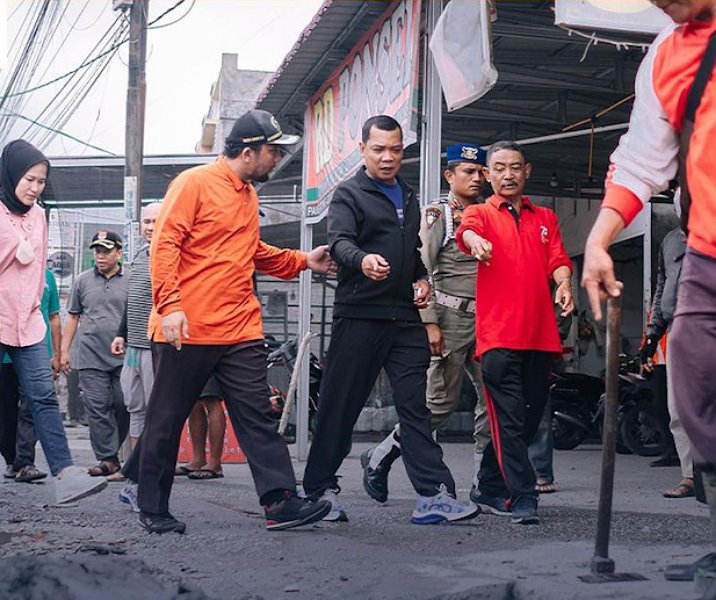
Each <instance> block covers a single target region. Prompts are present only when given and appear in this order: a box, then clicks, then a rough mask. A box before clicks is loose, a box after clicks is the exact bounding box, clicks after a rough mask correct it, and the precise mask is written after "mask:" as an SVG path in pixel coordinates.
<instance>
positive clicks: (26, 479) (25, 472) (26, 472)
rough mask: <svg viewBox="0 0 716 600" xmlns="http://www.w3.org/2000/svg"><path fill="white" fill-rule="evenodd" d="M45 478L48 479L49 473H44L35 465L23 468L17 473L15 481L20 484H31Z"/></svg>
mask: <svg viewBox="0 0 716 600" xmlns="http://www.w3.org/2000/svg"><path fill="white" fill-rule="evenodd" d="M45 477H47V473H43V472H42V471H40V470H39V469H38V468H37V467H35V466H33V465H28V466H26V467H22V469H20V470H19V471H18V472H17V476H16V477H15V481H17V482H19V483H31V482H33V481H37V480H39V479H44V478H45Z"/></svg>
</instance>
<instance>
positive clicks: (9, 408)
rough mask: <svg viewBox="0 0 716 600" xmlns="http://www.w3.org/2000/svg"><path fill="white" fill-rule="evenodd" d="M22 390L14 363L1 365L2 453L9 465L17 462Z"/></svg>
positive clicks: (0, 442)
mask: <svg viewBox="0 0 716 600" xmlns="http://www.w3.org/2000/svg"><path fill="white" fill-rule="evenodd" d="M19 402H20V390H19V387H18V383H17V374H16V373H15V369H13V366H12V364H7V363H6V364H3V365H0V454H2V457H3V458H4V459H5V462H6V463H7V466H8V467H12V466H13V463H14V462H15V456H16V452H15V443H16V440H17V416H18V409H19Z"/></svg>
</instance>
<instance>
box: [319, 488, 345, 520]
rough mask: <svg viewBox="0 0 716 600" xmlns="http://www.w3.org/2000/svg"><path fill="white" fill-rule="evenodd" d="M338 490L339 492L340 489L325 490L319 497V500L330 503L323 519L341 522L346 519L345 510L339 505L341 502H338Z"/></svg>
mask: <svg viewBox="0 0 716 600" xmlns="http://www.w3.org/2000/svg"><path fill="white" fill-rule="evenodd" d="M338 492H340V489H338V490H326V491H325V492H323V496H321V498H320V500H327V501H328V502H330V504H331V510H330V511H329V512H328V514H327V515H326V516H325V517H323V520H324V521H340V522H342V523H345V522H347V521H348V515H346V511H345V510H344V509H343V507H342V506H341V503H340V502H338Z"/></svg>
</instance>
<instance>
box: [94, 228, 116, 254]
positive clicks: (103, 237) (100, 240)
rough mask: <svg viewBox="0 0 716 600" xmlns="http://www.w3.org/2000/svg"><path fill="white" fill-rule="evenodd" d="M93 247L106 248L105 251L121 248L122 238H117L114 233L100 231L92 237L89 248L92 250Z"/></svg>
mask: <svg viewBox="0 0 716 600" xmlns="http://www.w3.org/2000/svg"><path fill="white" fill-rule="evenodd" d="M95 246H101V247H102V248H107V250H114V249H115V248H121V247H122V238H121V237H119V235H118V234H116V233H114V231H105V230H103V229H100V230H99V231H98V232H97V233H95V234H94V236H93V237H92V243H91V244H90V246H89V247H90V248H94V247H95Z"/></svg>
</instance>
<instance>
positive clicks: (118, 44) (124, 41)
mask: <svg viewBox="0 0 716 600" xmlns="http://www.w3.org/2000/svg"><path fill="white" fill-rule="evenodd" d="M45 1H46V2H47V1H48V0H45ZM185 1H186V0H179V1H178V2H177V3H176V4H174V5H173V6H171V7H170V8H168V9H167V10H165V11H164V12H163V13H162V14H160V15H159V16H158V17H157V18H156V19H154V20H152V21H150V22H149V23H148V28H149V29H157V27H152V26H153V25H155V24H156V23H158V22H159V21H160V20H161V19H163V18H164V17H165V16H166V15H168V14H169V13H171V12H172V11H174V10H176V9H177V8H178V7H179V6H181V5H182V4H183V3H184V2H185ZM193 6H194V2H192V5H191V7H190V8H189V10H191V8H192V7H193ZM187 14H189V11H187V13H186V14H185V15H184V16H183V17H181V19H183V18H185V17H186V16H187ZM181 19H177V20H176V21H173V22H172V23H171V24H174V23H177V22H179V21H180V20H181ZM128 41H129V36H127V37H125V38H123V39H122V40H120V41H119V42H117V43H116V44H114V45H113V46H110V47H109V48H108V49H107V50H105V51H104V52H102V53H101V54H98V55H97V56H95V57H94V58H92V59H90V60H87V61H85V62H83V63H82V64H80V65H79V66H77V67H76V68H74V69H72V70H71V71H68V72H67V73H64V74H62V75H60V76H58V77H55V78H54V79H51V80H50V81H46V82H44V83H41V84H38V85H36V86H33V87H31V88H28V89H25V90H21V91H18V92H12V93H9V94H7V95H6V96H4V98H14V97H17V96H24V95H25V94H30V93H32V92H36V91H37V90H41V89H43V88H46V87H48V86H50V85H52V84H54V83H57V82H58V81H62V80H63V79H66V78H67V77H71V76H72V75H74V74H75V73H77V72H78V71H81V70H82V69H85V68H86V67H88V66H90V65H92V64H94V63H96V62H97V61H98V60H101V59H102V58H103V57H105V56H107V55H108V54H110V53H111V52H113V51H114V50H116V49H117V48H119V47H121V46H122V45H124V44H126V43H127V42H128ZM0 106H1V103H0Z"/></svg>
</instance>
